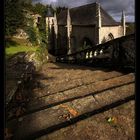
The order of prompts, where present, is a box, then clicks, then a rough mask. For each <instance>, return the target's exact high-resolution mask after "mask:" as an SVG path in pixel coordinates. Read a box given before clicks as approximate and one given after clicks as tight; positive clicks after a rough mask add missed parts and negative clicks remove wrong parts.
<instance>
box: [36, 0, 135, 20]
mask: <svg viewBox="0 0 140 140" xmlns="http://www.w3.org/2000/svg"><path fill="white" fill-rule="evenodd" d="M95 1H97V0H33V2H40V3H43V4H52V5H58V6H67V7H77V6H80V5H85V4H89V3H94V2H95ZM98 2H100V4H101V6H102V7H103V9H105V10H106V11H107V12H108V13H109V14H110V15H111V16H113V18H114V19H115V20H116V21H120V19H121V12H122V10H124V11H125V15H126V21H127V22H130V21H132V22H134V21H135V1H134V0H98Z"/></svg>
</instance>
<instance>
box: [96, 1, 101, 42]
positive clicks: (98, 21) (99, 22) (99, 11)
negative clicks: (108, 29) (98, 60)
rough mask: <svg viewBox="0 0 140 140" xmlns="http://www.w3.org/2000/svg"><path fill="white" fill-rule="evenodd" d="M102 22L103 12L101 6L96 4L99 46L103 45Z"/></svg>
mask: <svg viewBox="0 0 140 140" xmlns="http://www.w3.org/2000/svg"><path fill="white" fill-rule="evenodd" d="M101 27H102V20H101V10H100V4H99V3H96V28H97V34H96V35H97V42H96V43H97V44H100V43H101V39H100V34H101V31H100V30H101Z"/></svg>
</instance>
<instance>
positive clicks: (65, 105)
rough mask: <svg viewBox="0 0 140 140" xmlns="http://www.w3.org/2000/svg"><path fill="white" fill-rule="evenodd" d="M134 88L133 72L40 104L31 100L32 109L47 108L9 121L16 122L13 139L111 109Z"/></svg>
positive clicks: (37, 134)
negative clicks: (20, 118) (20, 119)
mask: <svg viewBox="0 0 140 140" xmlns="http://www.w3.org/2000/svg"><path fill="white" fill-rule="evenodd" d="M134 92H135V85H134V75H133V73H130V74H128V75H123V76H119V77H116V78H112V79H109V80H105V81H98V82H95V83H93V84H89V85H85V86H84V85H83V86H81V87H78V88H74V89H71V90H66V91H64V92H58V93H56V94H53V95H49V96H46V97H43V98H40V101H38V102H39V103H40V105H39V104H38V103H36V102H35V101H32V102H30V103H29V104H28V106H29V107H28V109H29V110H30V111H33V110H36V109H38V108H41V107H44V106H46V107H48V108H44V109H43V108H42V110H40V109H39V110H38V111H37V112H34V113H31V114H28V115H25V116H23V117H22V121H18V119H14V120H12V121H10V122H8V123H9V125H10V124H14V127H15V128H14V129H15V134H14V140H19V139H20V140H22V139H25V140H26V139H30V140H31V139H35V138H37V137H40V136H42V135H45V134H47V133H50V132H52V131H55V130H57V129H60V128H62V127H65V126H67V125H70V124H71V123H74V122H75V121H80V120H81V119H82V118H83V116H86V117H87V116H88V115H91V114H95V113H97V112H98V111H99V110H102V111H103V110H105V108H106V107H108V109H109V108H110V107H111V106H112V104H116V103H117V102H120V101H123V100H124V101H125V100H126V99H127V98H130V97H133V96H134ZM63 101H65V102H63ZM49 105H52V106H49ZM29 110H28V111H29ZM65 117H66V118H65Z"/></svg>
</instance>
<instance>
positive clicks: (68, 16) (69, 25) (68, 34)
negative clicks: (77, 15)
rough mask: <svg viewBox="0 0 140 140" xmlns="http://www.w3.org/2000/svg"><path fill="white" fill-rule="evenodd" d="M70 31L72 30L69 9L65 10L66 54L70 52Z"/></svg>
mask: <svg viewBox="0 0 140 140" xmlns="http://www.w3.org/2000/svg"><path fill="white" fill-rule="evenodd" d="M71 31H72V24H71V17H70V11H69V9H68V11H67V38H68V54H71V38H70V36H71Z"/></svg>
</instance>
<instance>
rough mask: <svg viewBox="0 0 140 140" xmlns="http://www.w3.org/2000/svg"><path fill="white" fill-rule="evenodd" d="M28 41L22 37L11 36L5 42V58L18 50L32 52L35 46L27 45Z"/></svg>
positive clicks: (35, 48)
mask: <svg viewBox="0 0 140 140" xmlns="http://www.w3.org/2000/svg"><path fill="white" fill-rule="evenodd" d="M27 44H28V42H27V41H26V40H23V39H16V38H12V39H11V40H8V41H7V42H6V47H5V55H6V58H9V57H11V56H12V55H14V54H16V53H19V52H34V51H36V50H37V48H38V47H37V46H31V45H27Z"/></svg>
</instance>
